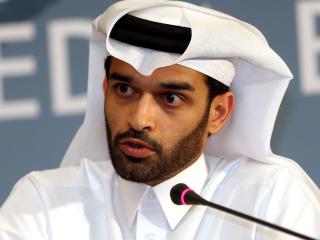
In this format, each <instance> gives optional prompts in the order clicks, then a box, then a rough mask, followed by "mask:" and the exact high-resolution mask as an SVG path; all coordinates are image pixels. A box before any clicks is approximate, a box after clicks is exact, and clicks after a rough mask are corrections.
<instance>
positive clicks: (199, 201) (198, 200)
mask: <svg viewBox="0 0 320 240" xmlns="http://www.w3.org/2000/svg"><path fill="white" fill-rule="evenodd" d="M178 185H179V184H177V185H176V186H177V187H178V188H177V195H181V192H185V193H183V194H182V197H181V196H179V199H182V200H183V202H180V201H179V200H175V201H174V199H173V196H172V195H171V199H172V200H173V202H174V203H176V204H179V205H181V204H182V205H184V204H194V205H204V206H208V207H212V208H215V209H218V210H221V211H223V212H226V213H229V214H232V215H234V216H237V217H240V218H244V219H246V220H249V221H253V222H255V223H258V224H261V225H264V226H267V227H269V228H272V229H275V230H278V231H281V232H284V233H287V234H290V235H292V236H295V237H298V238H301V239H306V240H317V239H315V238H311V237H308V236H306V235H303V234H301V233H298V232H295V231H292V230H290V229H287V228H284V227H281V226H278V225H275V224H273V223H270V222H267V221H264V220H261V219H258V218H255V217H252V216H250V215H247V214H245V213H241V212H238V211H235V210H233V209H230V208H227V207H224V206H221V205H219V204H216V203H213V202H209V201H207V200H205V199H203V198H202V197H201V196H199V195H198V194H197V193H195V192H194V191H193V190H191V189H190V188H188V187H187V186H186V185H185V184H181V185H180V186H178ZM182 185H184V186H186V188H185V187H183V186H182ZM181 186H182V187H183V188H185V189H184V190H187V191H183V189H181ZM178 189H179V190H178ZM172 190H174V187H173V188H172ZM175 191H176V190H174V191H172V193H173V195H174V194H175ZM170 194H171V193H170Z"/></svg>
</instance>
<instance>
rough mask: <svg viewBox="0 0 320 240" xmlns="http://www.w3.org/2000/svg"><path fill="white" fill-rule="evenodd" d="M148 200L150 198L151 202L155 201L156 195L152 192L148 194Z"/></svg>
mask: <svg viewBox="0 0 320 240" xmlns="http://www.w3.org/2000/svg"><path fill="white" fill-rule="evenodd" d="M148 198H149V199H150V200H153V199H155V198H156V195H155V194H154V192H152V191H150V192H148Z"/></svg>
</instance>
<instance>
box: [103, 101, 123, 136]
mask: <svg viewBox="0 0 320 240" xmlns="http://www.w3.org/2000/svg"><path fill="white" fill-rule="evenodd" d="M126 112H127V111H126V110H125V109H124V108H123V107H119V106H117V105H115V104H113V103H112V102H111V101H109V102H106V103H105V114H106V118H107V120H108V123H109V127H110V128H111V131H112V133H113V134H115V133H118V132H120V131H124V130H127V129H126V128H125V127H126V119H127V117H128V116H127V115H126Z"/></svg>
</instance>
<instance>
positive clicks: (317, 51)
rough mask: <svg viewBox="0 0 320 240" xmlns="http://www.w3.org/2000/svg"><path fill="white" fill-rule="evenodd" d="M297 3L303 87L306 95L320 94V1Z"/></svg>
mask: <svg viewBox="0 0 320 240" xmlns="http://www.w3.org/2000/svg"><path fill="white" fill-rule="evenodd" d="M296 4H297V5H296V22H297V32H298V46H299V65H300V80H301V89H302V92H303V93H304V94H305V95H315V94H320V67H319V66H320V65H319V60H320V36H319V34H317V17H320V3H319V2H318V1H298V2H297V3H296ZM319 29H320V28H319ZM319 32H320V31H319Z"/></svg>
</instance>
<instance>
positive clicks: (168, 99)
mask: <svg viewBox="0 0 320 240" xmlns="http://www.w3.org/2000/svg"><path fill="white" fill-rule="evenodd" d="M163 101H164V102H165V103H166V104H167V105H171V106H175V105H179V104H180V103H181V102H182V98H181V97H180V96H179V95H177V94H173V93H169V94H166V95H164V96H163Z"/></svg>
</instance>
